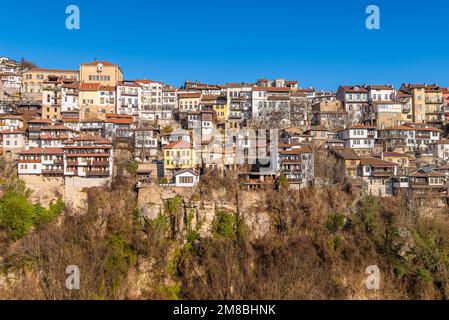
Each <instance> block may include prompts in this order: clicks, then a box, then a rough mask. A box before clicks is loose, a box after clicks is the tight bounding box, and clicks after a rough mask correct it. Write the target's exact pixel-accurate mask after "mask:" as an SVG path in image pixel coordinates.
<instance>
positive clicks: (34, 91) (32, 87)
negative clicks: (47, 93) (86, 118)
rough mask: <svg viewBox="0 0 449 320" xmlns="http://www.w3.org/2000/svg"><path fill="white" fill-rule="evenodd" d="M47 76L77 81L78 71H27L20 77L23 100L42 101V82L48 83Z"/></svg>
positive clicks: (39, 69) (38, 69) (36, 69)
mask: <svg viewBox="0 0 449 320" xmlns="http://www.w3.org/2000/svg"><path fill="white" fill-rule="evenodd" d="M49 76H54V77H58V78H60V79H73V80H76V81H77V80H78V79H79V72H78V70H61V69H43V68H33V69H30V70H27V71H25V72H24V73H23V76H22V92H23V94H24V98H25V99H28V100H34V101H42V91H43V87H44V82H46V81H48V77H49Z"/></svg>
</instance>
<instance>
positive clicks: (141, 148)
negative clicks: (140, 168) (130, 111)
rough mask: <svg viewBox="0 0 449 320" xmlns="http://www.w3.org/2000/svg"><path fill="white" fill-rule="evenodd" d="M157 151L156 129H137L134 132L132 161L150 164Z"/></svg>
mask: <svg viewBox="0 0 449 320" xmlns="http://www.w3.org/2000/svg"><path fill="white" fill-rule="evenodd" d="M157 151H158V137H157V133H156V129H154V128H150V127H139V128H136V129H135V130H134V159H135V160H136V161H138V162H142V163H146V162H151V161H152V160H153V159H154V157H155V156H156V154H157Z"/></svg>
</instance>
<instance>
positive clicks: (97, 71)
mask: <svg viewBox="0 0 449 320" xmlns="http://www.w3.org/2000/svg"><path fill="white" fill-rule="evenodd" d="M79 77H80V81H81V82H84V83H99V84H101V85H103V86H108V87H109V86H116V85H117V84H118V83H119V82H121V81H123V72H122V69H121V68H120V66H118V65H115V64H113V63H110V62H108V61H92V62H86V63H82V64H81V65H80V70H79Z"/></svg>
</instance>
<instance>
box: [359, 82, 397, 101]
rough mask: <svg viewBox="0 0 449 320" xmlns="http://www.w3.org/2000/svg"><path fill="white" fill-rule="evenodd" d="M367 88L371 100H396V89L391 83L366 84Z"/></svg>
mask: <svg viewBox="0 0 449 320" xmlns="http://www.w3.org/2000/svg"><path fill="white" fill-rule="evenodd" d="M364 88H365V89H367V90H368V91H369V100H370V101H372V102H373V101H377V102H381V101H394V100H395V98H396V94H395V89H394V88H393V86H392V85H390V84H385V85H365V86H364Z"/></svg>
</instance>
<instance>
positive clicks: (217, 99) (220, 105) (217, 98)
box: [200, 94, 229, 122]
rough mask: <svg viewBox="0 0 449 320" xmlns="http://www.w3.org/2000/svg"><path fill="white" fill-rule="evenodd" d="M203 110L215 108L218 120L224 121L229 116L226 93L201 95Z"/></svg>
mask: <svg viewBox="0 0 449 320" xmlns="http://www.w3.org/2000/svg"><path fill="white" fill-rule="evenodd" d="M200 108H201V110H213V111H215V115H216V117H217V120H218V121H221V122H224V121H226V120H227V119H228V117H229V108H228V104H227V101H226V96H224V95H210V94H209V95H203V96H202V97H201V105H200Z"/></svg>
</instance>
